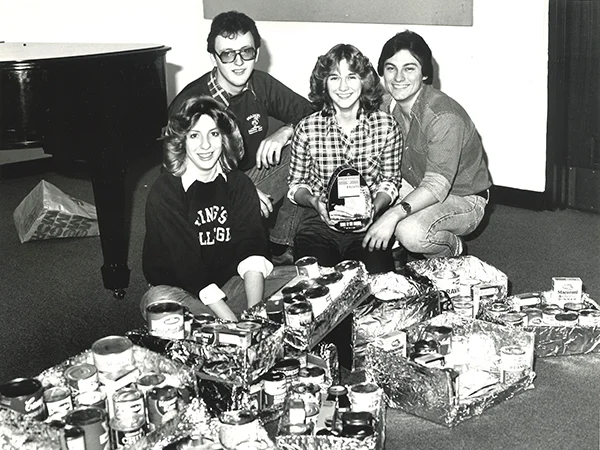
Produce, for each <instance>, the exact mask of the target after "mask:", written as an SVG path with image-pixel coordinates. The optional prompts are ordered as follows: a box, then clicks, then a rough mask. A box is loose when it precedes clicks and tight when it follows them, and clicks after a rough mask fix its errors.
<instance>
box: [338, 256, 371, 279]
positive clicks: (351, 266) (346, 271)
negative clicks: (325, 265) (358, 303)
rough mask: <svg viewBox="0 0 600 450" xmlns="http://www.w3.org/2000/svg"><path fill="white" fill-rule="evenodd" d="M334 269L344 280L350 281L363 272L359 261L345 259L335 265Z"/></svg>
mask: <svg viewBox="0 0 600 450" xmlns="http://www.w3.org/2000/svg"><path fill="white" fill-rule="evenodd" d="M334 268H335V270H336V271H337V272H339V273H341V274H342V276H343V277H344V281H345V282H347V281H350V280H351V279H353V278H354V277H355V276H357V275H362V274H363V272H364V268H363V264H362V263H361V262H360V261H354V260H346V261H342V262H340V263H338V264H336V265H335V267H334Z"/></svg>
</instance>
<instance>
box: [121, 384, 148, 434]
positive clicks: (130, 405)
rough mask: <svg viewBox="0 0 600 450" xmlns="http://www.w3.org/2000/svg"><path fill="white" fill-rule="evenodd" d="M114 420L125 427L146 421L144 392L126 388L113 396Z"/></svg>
mask: <svg viewBox="0 0 600 450" xmlns="http://www.w3.org/2000/svg"><path fill="white" fill-rule="evenodd" d="M113 407H114V419H116V420H117V421H118V422H119V423H121V424H124V425H125V426H132V425H133V424H137V423H138V422H139V421H140V420H142V419H143V420H144V422H145V420H146V410H145V405H144V396H143V394H142V391H140V390H139V389H137V388H124V389H121V390H118V391H117V392H115V393H114V394H113Z"/></svg>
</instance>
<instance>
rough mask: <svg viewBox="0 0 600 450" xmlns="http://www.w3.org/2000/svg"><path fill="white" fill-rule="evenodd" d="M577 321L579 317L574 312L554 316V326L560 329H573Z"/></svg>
mask: <svg viewBox="0 0 600 450" xmlns="http://www.w3.org/2000/svg"><path fill="white" fill-rule="evenodd" d="M578 319H579V315H578V314H577V313H574V312H565V313H558V314H557V315H556V316H554V320H556V324H557V325H558V326H561V327H574V326H575V325H577V323H578Z"/></svg>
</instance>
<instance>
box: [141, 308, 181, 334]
mask: <svg viewBox="0 0 600 450" xmlns="http://www.w3.org/2000/svg"><path fill="white" fill-rule="evenodd" d="M146 317H147V320H148V331H149V332H150V334H151V335H153V336H157V337H161V338H163V339H183V338H185V323H184V319H183V306H182V305H181V304H180V303H178V302H173V301H162V302H157V303H152V304H150V305H148V307H147V308H146Z"/></svg>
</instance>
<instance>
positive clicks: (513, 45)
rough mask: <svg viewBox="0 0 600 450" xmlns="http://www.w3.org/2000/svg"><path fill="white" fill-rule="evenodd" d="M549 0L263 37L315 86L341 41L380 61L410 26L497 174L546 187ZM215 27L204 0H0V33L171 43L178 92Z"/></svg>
mask: <svg viewBox="0 0 600 450" xmlns="http://www.w3.org/2000/svg"><path fill="white" fill-rule="evenodd" d="M548 2H549V0H537V1H531V2H523V1H519V0H505V1H503V2H488V1H485V0H478V1H475V2H474V12H473V26H472V27H455V26H410V27H407V26H403V25H401V24H398V25H371V24H349V23H343V24H342V23H339V24H334V23H299V22H259V23H258V26H259V30H260V32H261V35H262V36H263V39H264V45H263V48H261V54H260V61H259V65H258V67H259V68H262V69H264V70H268V71H269V72H270V73H271V74H272V75H274V76H275V77H276V78H278V79H279V80H280V81H282V82H284V83H286V84H287V85H288V86H290V87H291V88H292V89H294V90H296V91H297V92H299V93H300V94H302V95H306V94H307V92H308V79H309V76H310V72H311V70H312V68H313V66H314V63H315V61H316V58H317V56H318V55H320V54H323V53H325V52H326V51H327V50H328V49H329V48H330V47H332V46H333V45H335V44H337V43H340V42H346V43H350V44H354V45H356V46H357V47H359V48H360V49H361V50H362V51H363V53H365V54H366V55H367V56H369V58H371V60H372V61H373V62H374V64H376V62H377V59H378V58H379V51H380V49H381V46H382V45H383V43H384V42H385V41H386V40H387V39H388V38H389V37H391V36H392V35H393V34H394V33H396V32H398V31H402V30H403V29H405V28H410V29H411V30H414V31H416V32H418V33H420V34H421V35H422V36H423V37H424V38H425V39H426V40H427V42H428V44H429V45H430V47H431V49H432V51H433V55H434V57H435V59H436V62H437V65H438V67H439V80H440V86H441V88H442V90H444V91H445V92H446V93H447V94H449V95H450V96H452V97H454V98H455V99H456V100H458V101H459V102H460V103H461V104H462V105H463V106H464V107H465V109H466V110H467V111H468V112H469V114H470V115H471V117H472V119H473V120H474V122H475V124H476V126H477V128H478V130H479V132H480V134H481V135H482V137H483V142H484V145H485V148H486V152H487V155H488V158H489V164H490V170H491V172H492V176H493V179H494V183H495V184H497V185H499V186H504V187H512V188H518V189H525V190H531V191H537V192H543V191H544V187H545V159H546V156H545V155H546V123H547V121H546V118H547V75H548V70H547V63H548V52H547V48H548V44H547V43H548ZM9 5H10V6H9ZM249 14H250V15H251V12H249ZM209 27H210V21H208V20H205V19H203V8H202V2H201V1H198V0H171V1H170V2H158V1H147V0H146V1H142V0H120V1H117V0H104V1H103V2H81V1H77V0H53V1H52V2H47V1H45V0H19V2H11V1H8V0H3V1H2V2H1V3H0V33H1V34H0V40H4V41H25V42H27V41H28V42H129V43H136V42H142V43H159V44H164V45H168V46H170V47H172V50H171V51H170V52H169V53H168V54H167V61H168V63H169V69H168V70H169V73H168V76H169V79H170V84H169V98H171V97H173V95H174V94H175V93H176V92H178V91H179V90H180V89H181V88H182V87H183V86H185V84H186V83H188V82H190V81H191V80H193V79H194V78H196V77H197V76H199V75H201V74H202V73H204V72H206V71H207V70H209V69H210V68H211V65H210V60H209V58H208V55H207V53H206V35H207V34H208V30H209Z"/></svg>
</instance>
